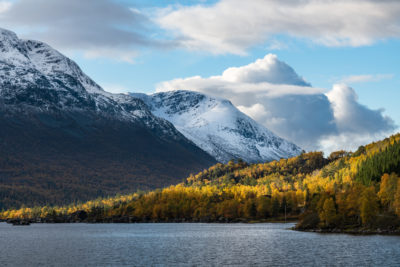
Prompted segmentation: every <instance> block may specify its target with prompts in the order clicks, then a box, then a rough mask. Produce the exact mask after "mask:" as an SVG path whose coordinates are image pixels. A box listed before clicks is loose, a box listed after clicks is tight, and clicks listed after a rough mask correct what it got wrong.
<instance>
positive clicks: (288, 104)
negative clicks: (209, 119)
mask: <svg viewBox="0 0 400 267" xmlns="http://www.w3.org/2000/svg"><path fill="white" fill-rule="evenodd" d="M299 84H300V85H299ZM168 90H193V91H199V92H202V93H205V94H208V95H212V96H216V97H222V98H227V99H229V100H231V102H232V103H233V104H234V105H236V106H237V107H238V108H239V109H240V110H241V111H242V112H244V113H246V114H247V115H249V116H250V117H252V118H253V119H255V120H256V121H258V122H260V123H262V124H263V125H264V126H266V127H267V128H269V129H270V130H272V131H273V132H275V133H276V134H278V135H279V136H282V137H284V138H286V139H288V140H290V141H293V142H295V143H296V144H298V145H299V146H301V147H303V148H304V149H307V150H314V149H321V150H324V151H325V152H327V153H329V152H331V151H332V149H335V150H336V149H341V148H351V149H355V148H357V147H358V146H359V145H361V144H362V143H367V142H369V141H372V140H376V139H374V138H377V137H381V136H382V135H387V134H388V133H392V132H393V130H394V129H395V125H394V123H393V121H392V120H391V119H390V118H388V117H386V116H384V115H383V111H382V110H371V109H369V108H368V107H366V106H363V105H361V104H359V103H358V101H357V95H356V93H355V91H354V90H353V89H352V88H351V87H348V86H346V85H334V86H333V89H332V90H331V91H329V92H328V93H327V94H324V91H326V90H323V89H318V88H313V87H311V86H309V85H308V84H307V82H305V81H304V80H303V79H302V78H301V77H300V76H299V75H297V73H296V72H295V71H294V70H293V69H292V68H291V67H290V66H288V65H287V64H286V63H284V62H282V61H279V60H278V59H277V57H276V56H275V55H267V56H265V57H264V58H263V59H259V60H257V61H256V62H254V63H251V64H249V65H246V66H242V67H236V68H229V69H227V70H226V71H224V72H223V74H222V75H220V76H212V77H209V78H202V77H200V76H194V77H189V78H185V79H175V80H172V81H166V82H163V83H160V84H159V85H158V87H157V91H168ZM341 146H342V147H341Z"/></svg>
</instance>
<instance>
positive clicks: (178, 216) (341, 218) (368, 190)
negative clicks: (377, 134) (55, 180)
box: [1, 134, 400, 231]
mask: <svg viewBox="0 0 400 267" xmlns="http://www.w3.org/2000/svg"><path fill="white" fill-rule="evenodd" d="M399 164H400V134H398V135H395V136H392V137H390V138H387V139H385V140H383V141H380V142H376V143H372V144H369V145H366V146H362V147H360V148H359V149H358V150H357V151H356V152H354V153H351V152H345V151H337V152H334V153H332V154H331V155H330V156H329V157H327V158H324V157H323V154H322V153H321V152H310V153H303V154H301V155H299V156H297V157H294V158H290V159H281V160H280V161H273V162H269V163H263V164H251V165H249V164H247V163H245V162H243V161H240V160H239V161H237V162H233V161H230V162H229V163H228V164H216V165H214V166H212V167H211V168H209V169H208V170H204V171H202V172H200V173H198V174H196V175H191V176H189V177H188V178H187V179H186V181H185V182H184V183H181V184H179V185H176V186H170V187H167V188H164V189H160V190H155V191H151V192H147V193H144V192H137V193H134V194H131V195H128V196H118V197H115V198H108V199H98V200H94V201H89V202H87V203H84V204H77V205H70V206H67V207H54V208H50V207H36V208H22V209H20V210H10V211H5V212H2V213H1V217H2V218H3V219H6V218H42V219H41V220H44V221H92V222H113V221H114V222H117V221H120V222H136V221H137V222H151V221H155V222H161V221H205V222H212V221H223V222H232V221H265V220H274V219H284V218H285V217H286V218H300V221H299V223H298V225H297V227H298V229H304V230H306V229H322V230H327V231H328V230H330V229H341V230H346V229H347V230H354V229H369V230H371V229H378V228H380V229H385V230H387V231H389V230H390V231H397V230H398V229H399V226H400V220H399V216H400V178H399V175H400V172H399Z"/></svg>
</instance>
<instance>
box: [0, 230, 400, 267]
mask: <svg viewBox="0 0 400 267" xmlns="http://www.w3.org/2000/svg"><path fill="white" fill-rule="evenodd" d="M293 225H294V224H292V223H288V224H282V223H260V224H202V223H192V224H190V223H168V224H166V223H165V224H163V223H159V224H32V225H30V226H12V225H9V224H6V223H0V265H1V266H221V265H229V266H249V265H251V266H267V265H268V266H271V265H272V266H286V265H290V266H293V265H296V266H299V265H300V266H326V265H330V266H332V265H333V266H343V265H346V266H376V265H380V266H399V265H400V237H398V236H378V235H372V236H354V235H344V234H318V233H305V232H296V231H292V230H289V229H288V228H290V227H292V226H293Z"/></svg>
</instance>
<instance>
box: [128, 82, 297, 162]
mask: <svg viewBox="0 0 400 267" xmlns="http://www.w3.org/2000/svg"><path fill="white" fill-rule="evenodd" d="M133 95H134V96H136V97H139V98H141V99H143V101H144V102H146V103H147V104H148V105H149V106H150V109H151V111H152V112H153V113H154V114H155V115H156V116H159V117H161V118H164V119H166V120H169V121H170V122H171V123H172V124H174V126H175V127H176V128H177V129H178V130H179V131H180V132H181V133H183V135H184V136H186V138H188V139H189V140H192V141H193V142H194V143H195V144H196V145H197V146H199V147H200V148H202V149H203V150H205V151H206V152H208V153H209V154H210V155H212V156H214V157H215V158H216V159H217V160H219V161H220V162H228V161H229V160H231V159H238V158H242V159H243V160H245V161H247V162H263V161H270V160H276V159H280V158H287V157H292V156H296V155H298V154H300V153H301V149H300V148H299V147H297V146H296V145H294V144H292V143H290V142H288V141H286V140H284V139H282V138H280V137H278V136H276V135H274V134H273V133H272V132H271V131H269V130H268V129H266V128H265V127H264V126H262V125H260V124H259V123H257V122H256V121H254V120H253V119H251V118H250V117H248V116H247V115H245V114H243V113H242V112H241V111H239V110H238V109H237V108H236V107H235V106H234V105H232V103H231V102H230V101H229V100H226V99H220V98H215V97H211V96H208V95H205V94H202V93H198V92H192V91H185V90H177V91H168V92H161V93H156V94H153V95H143V94H133Z"/></svg>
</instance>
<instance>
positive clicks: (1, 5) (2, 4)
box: [0, 1, 11, 16]
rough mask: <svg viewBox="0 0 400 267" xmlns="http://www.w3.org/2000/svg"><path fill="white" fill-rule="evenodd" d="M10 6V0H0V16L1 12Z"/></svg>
mask: <svg viewBox="0 0 400 267" xmlns="http://www.w3.org/2000/svg"><path fill="white" fill-rule="evenodd" d="M10 7H11V2H9V1H1V2H0V16H1V13H4V12H6V11H8V10H9V9H10Z"/></svg>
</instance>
